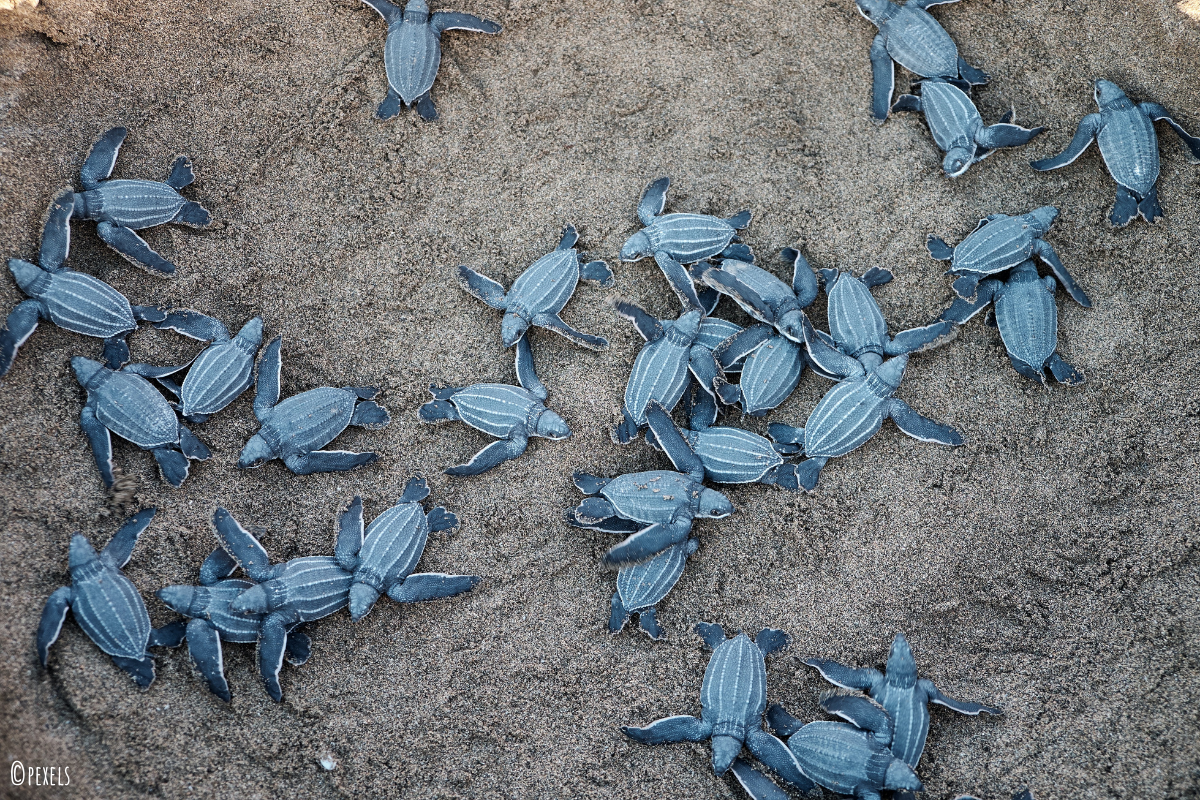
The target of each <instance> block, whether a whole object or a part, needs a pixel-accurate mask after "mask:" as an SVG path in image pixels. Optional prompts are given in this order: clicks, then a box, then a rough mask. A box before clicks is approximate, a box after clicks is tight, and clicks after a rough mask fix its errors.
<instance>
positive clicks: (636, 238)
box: [621, 231, 654, 261]
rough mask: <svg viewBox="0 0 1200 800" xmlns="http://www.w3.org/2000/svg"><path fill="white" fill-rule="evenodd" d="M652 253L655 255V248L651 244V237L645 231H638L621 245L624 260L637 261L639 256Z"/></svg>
mask: <svg viewBox="0 0 1200 800" xmlns="http://www.w3.org/2000/svg"><path fill="white" fill-rule="evenodd" d="M652 255H654V248H653V247H651V246H650V237H649V236H647V235H646V232H645V231H638V232H637V233H635V234H634V235H633V236H630V237H629V239H628V240H627V241H626V242H625V244H624V245H623V246H622V247H621V260H622V261H637V260H638V259H639V258H646V257H647V256H652Z"/></svg>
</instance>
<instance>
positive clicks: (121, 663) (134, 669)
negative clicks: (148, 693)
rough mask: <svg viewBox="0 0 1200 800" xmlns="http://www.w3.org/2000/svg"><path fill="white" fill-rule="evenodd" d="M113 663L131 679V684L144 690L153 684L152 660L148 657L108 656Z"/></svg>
mask: <svg viewBox="0 0 1200 800" xmlns="http://www.w3.org/2000/svg"><path fill="white" fill-rule="evenodd" d="M109 657H110V658H111V659H112V660H113V663H114V664H116V665H117V666H118V667H120V668H121V669H123V670H125V672H127V673H129V677H131V678H133V682H134V683H136V684H137V685H138V686H140V687H141V688H143V689H145V688H147V687H148V686H149V685H150V684H152V683H154V659H153V658H151V657H150V656H148V655H146V656H142V657H141V658H126V657H124V656H109Z"/></svg>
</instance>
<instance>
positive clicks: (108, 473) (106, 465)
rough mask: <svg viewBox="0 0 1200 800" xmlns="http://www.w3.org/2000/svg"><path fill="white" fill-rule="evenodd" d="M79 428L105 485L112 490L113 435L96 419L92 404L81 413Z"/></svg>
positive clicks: (86, 406)
mask: <svg viewBox="0 0 1200 800" xmlns="http://www.w3.org/2000/svg"><path fill="white" fill-rule="evenodd" d="M79 426H80V427H81V428H83V433H84V435H85V436H87V439H88V443H89V444H90V445H91V446H92V458H93V459H95V461H96V466H97V467H98V468H99V470H100V477H101V479H103V481H104V485H105V486H107V487H108V488H110V489H111V488H112V485H113V459H112V435H111V434H110V433H109V432H108V428H106V427H104V423H103V422H101V421H100V420H98V419H96V410H95V409H94V408H93V407H92V406H91V405H90V404H88V405H85V406H84V407H83V411H82V412H80V414H79Z"/></svg>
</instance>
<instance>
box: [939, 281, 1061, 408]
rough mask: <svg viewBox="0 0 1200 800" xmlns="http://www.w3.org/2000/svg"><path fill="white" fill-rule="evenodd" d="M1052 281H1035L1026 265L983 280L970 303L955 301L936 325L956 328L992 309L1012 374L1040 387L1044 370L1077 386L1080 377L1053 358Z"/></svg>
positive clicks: (1057, 357)
mask: <svg viewBox="0 0 1200 800" xmlns="http://www.w3.org/2000/svg"><path fill="white" fill-rule="evenodd" d="M1057 286H1058V284H1057V283H1055V281H1054V278H1051V277H1050V276H1046V277H1045V278H1040V277H1038V271H1037V265H1036V264H1034V263H1033V261H1026V262H1025V263H1023V264H1020V265H1018V266H1017V267H1016V268H1015V269H1013V271H1012V272H1010V273H1009V274H1008V277H1007V278H1006V279H1004V280H997V279H995V278H989V279H988V280H985V281H984V282H983V283H981V284H979V289H978V294H977V295H976V299H975V300H974V301H970V300H963V299H962V298H961V297H960V298H958V299H957V300H955V301H954V304H953V305H951V306H950V308H948V309H946V311H945V312H944V313H943V314H942V319H944V320H949V321H950V322H953V323H954V324H955V325H962V324H963V323H965V322H966V321H967V320H969V319H970V318H971V317H973V316H975V315H976V314H978V313H979V312H980V311H982V310H983V309H984V308H986V307H987V306H988V305H989V304H994V309H995V325H996V327H998V328H999V329H1000V338H1001V339H1002V340H1003V341H1004V349H1005V350H1007V351H1008V358H1009V360H1010V361H1011V362H1012V365H1013V369H1015V370H1016V371H1017V372H1019V373H1021V374H1022V375H1024V376H1025V377H1026V378H1029V379H1030V380H1034V381H1037V382H1038V383H1040V384H1042V385H1045V383H1046V370H1047V369H1049V370H1050V374H1052V375H1053V376H1054V379H1055V380H1056V381H1058V382H1059V383H1062V384H1066V385H1067V386H1078V385H1079V384H1081V383H1083V380H1084V379H1083V375H1082V374H1080V372H1079V371H1078V370H1076V369H1075V368H1074V367H1072V366H1071V365H1070V364H1068V363H1067V362H1066V361H1064V360H1063V357H1062V356H1060V355H1059V354H1058V350H1057V349H1056V348H1057V347H1058V306H1057V305H1055V303H1054V290H1055V289H1056V288H1057Z"/></svg>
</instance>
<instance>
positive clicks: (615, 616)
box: [608, 592, 653, 638]
mask: <svg viewBox="0 0 1200 800" xmlns="http://www.w3.org/2000/svg"><path fill="white" fill-rule="evenodd" d="M630 616H632V615H631V614H630V613H629V611H627V610H626V609H625V605H624V604H623V603H622V602H621V593H620V592H613V596H612V612H611V613H610V614H609V616H608V632H609V633H613V634H617V633H620V632H621V630H622V629H623V628H624V627H625V624H626V623H628V622H629V617H630ZM651 638H653V637H651Z"/></svg>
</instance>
